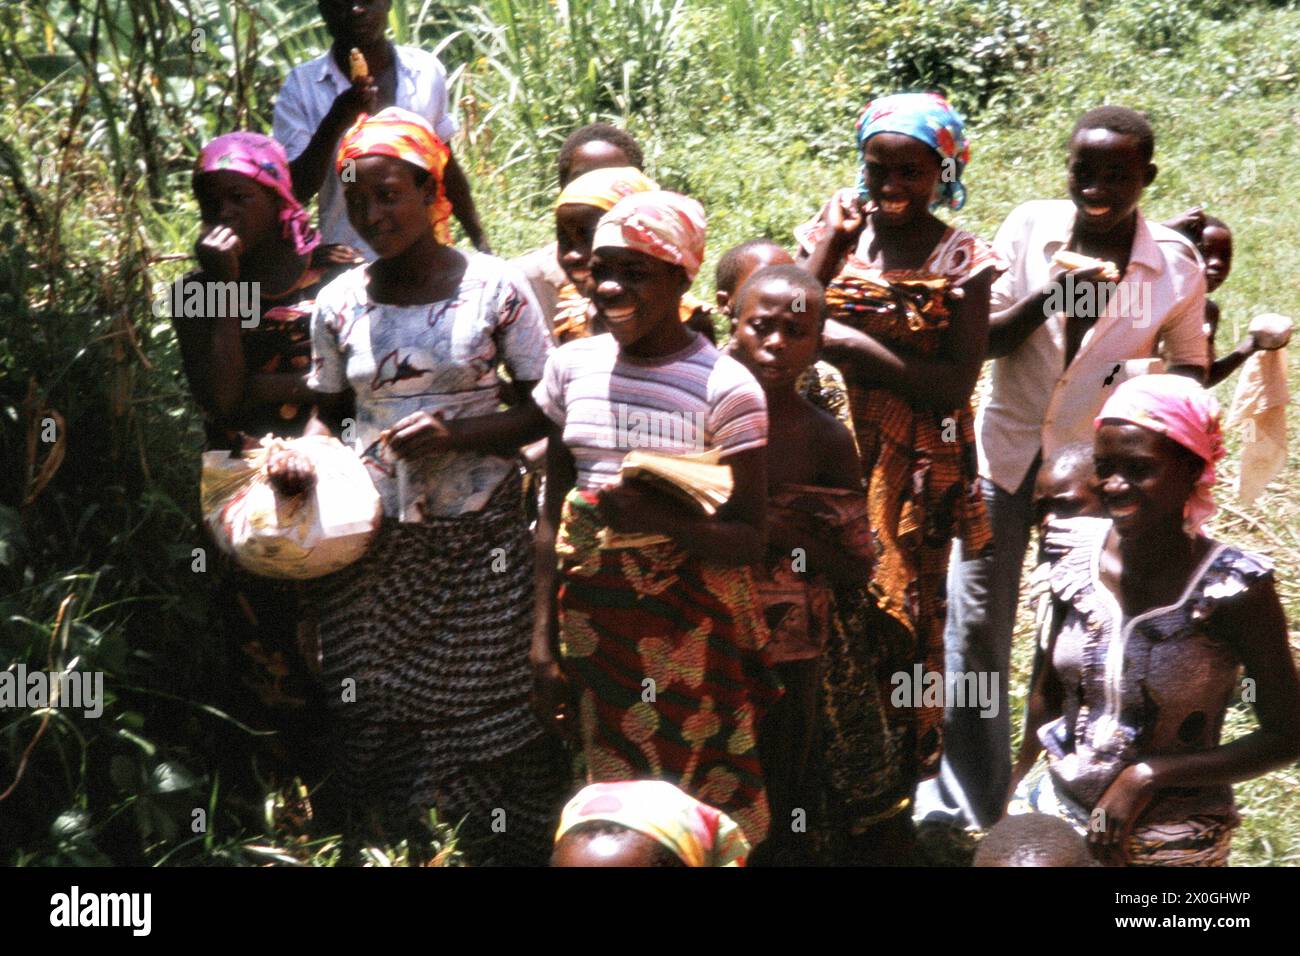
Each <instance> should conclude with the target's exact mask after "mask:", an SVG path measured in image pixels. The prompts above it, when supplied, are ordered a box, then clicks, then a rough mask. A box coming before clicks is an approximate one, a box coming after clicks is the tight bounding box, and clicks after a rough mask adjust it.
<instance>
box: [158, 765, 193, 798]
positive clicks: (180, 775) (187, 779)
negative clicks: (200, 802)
mask: <svg viewBox="0 0 1300 956" xmlns="http://www.w3.org/2000/svg"><path fill="white" fill-rule="evenodd" d="M198 785H199V782H198V780H197V779H195V777H194V776H193V775H192V774H191V773H190V772H189V771H188V770H186V769H185V768H184V767H182V766H181V765H180V764H178V763H176V762H175V761H171V760H164V761H162V762H161V763H159V764H158V765H157V766H156V767H154V768H153V771H152V772H151V773H150V774H149V792H150V793H183V792H185V791H186V790H193V789H194V788H196V787H197V786H198Z"/></svg>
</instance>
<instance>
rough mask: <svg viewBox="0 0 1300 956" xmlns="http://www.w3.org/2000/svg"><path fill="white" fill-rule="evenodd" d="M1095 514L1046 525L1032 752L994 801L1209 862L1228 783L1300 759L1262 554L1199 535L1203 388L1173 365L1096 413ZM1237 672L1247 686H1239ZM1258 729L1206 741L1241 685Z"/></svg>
mask: <svg viewBox="0 0 1300 956" xmlns="http://www.w3.org/2000/svg"><path fill="white" fill-rule="evenodd" d="M1094 425H1095V428H1096V441H1095V445H1094V455H1095V461H1096V471H1097V478H1096V482H1097V485H1096V487H1097V489H1098V494H1099V496H1100V498H1101V503H1102V506H1103V508H1104V509H1105V512H1106V514H1107V516H1108V517H1106V518H1073V519H1068V520H1063V521H1059V522H1056V523H1054V524H1053V525H1052V526H1051V527H1050V529H1049V532H1048V543H1049V548H1048V551H1049V554H1051V555H1052V556H1053V568H1052V577H1051V588H1052V595H1053V600H1054V603H1055V608H1054V611H1053V621H1054V625H1053V630H1052V633H1051V634H1050V635H1049V637H1050V641H1049V646H1048V650H1047V655H1046V662H1047V666H1045V667H1044V668H1043V669H1042V671H1041V673H1040V675H1039V677H1040V682H1039V686H1038V687H1036V688H1035V693H1037V694H1039V695H1040V696H1041V698H1042V699H1043V701H1044V702H1045V706H1044V708H1043V713H1042V719H1043V720H1044V721H1045V722H1044V723H1043V724H1042V725H1041V726H1039V727H1036V728H1031V729H1032V730H1035V731H1036V732H1037V739H1038V740H1039V741H1040V742H1041V744H1042V746H1043V748H1044V750H1045V751H1046V755H1045V760H1043V761H1040V762H1039V764H1038V765H1036V766H1035V767H1034V769H1032V770H1031V771H1030V772H1029V774H1028V775H1027V776H1026V777H1025V779H1024V780H1023V781H1021V783H1020V786H1019V788H1018V789H1017V791H1016V794H1015V796H1014V797H1013V798H1012V800H1011V803H1010V805H1009V807H1008V812H1009V813H1021V812H1030V811H1036V812H1041V813H1049V814H1055V815H1057V816H1060V817H1062V818H1063V819H1065V820H1067V821H1068V822H1069V823H1071V824H1072V825H1073V826H1074V827H1075V829H1076V831H1078V832H1079V833H1081V834H1084V835H1086V836H1087V838H1088V840H1089V842H1090V844H1091V846H1092V848H1093V852H1094V853H1095V854H1096V855H1097V857H1098V858H1099V859H1101V860H1102V861H1103V862H1105V863H1108V864H1111V865H1130V866H1223V865H1226V863H1227V859H1228V851H1229V847H1230V843H1231V838H1232V831H1233V830H1234V828H1235V827H1236V826H1237V825H1238V822H1239V819H1238V816H1237V812H1236V808H1235V806H1234V804H1233V797H1232V786H1231V785H1232V784H1233V783H1237V782H1240V781H1243V780H1249V779H1251V778H1252V777H1257V776H1259V775H1261V774H1264V773H1267V772H1268V771H1270V770H1272V769H1275V768H1277V767H1280V766H1283V765H1285V764H1287V763H1289V762H1291V761H1293V760H1295V759H1296V757H1297V756H1298V755H1300V682H1298V681H1297V678H1296V671H1295V665H1294V662H1293V661H1292V658H1291V652H1290V648H1289V646H1288V644H1287V628H1286V617H1285V615H1284V612H1283V610H1282V605H1281V603H1280V601H1279V600H1278V596H1277V591H1276V588H1275V585H1274V575H1273V568H1272V565H1271V564H1270V563H1269V562H1268V561H1267V560H1266V559H1265V558H1263V557H1260V556H1259V555H1255V554H1251V553H1249V552H1244V551H1239V550H1237V549H1236V548H1233V547H1231V546H1230V545H1226V544H1222V543H1220V542H1218V541H1215V540H1213V539H1211V538H1209V537H1207V536H1206V535H1204V534H1203V533H1202V530H1201V528H1202V524H1203V523H1204V522H1205V520H1206V519H1207V518H1208V517H1209V516H1210V515H1211V514H1213V512H1214V510H1215V504H1214V497H1213V494H1212V489H1213V486H1214V481H1215V463H1216V462H1217V461H1218V460H1219V459H1220V458H1221V457H1222V456H1223V446H1222V438H1221V432H1220V426H1219V407H1218V403H1217V402H1216V401H1215V400H1214V397H1213V396H1212V395H1210V394H1209V393H1208V392H1206V391H1205V390H1204V389H1202V388H1201V387H1200V386H1199V385H1197V384H1196V383H1195V382H1193V381H1191V379H1189V378H1187V377H1185V376H1181V375H1145V376H1140V377H1138V378H1134V379H1130V380H1128V381H1125V382H1124V383H1122V384H1121V385H1120V386H1119V387H1118V388H1117V389H1116V390H1115V393H1114V394H1113V395H1112V396H1111V397H1110V398H1109V399H1108V400H1107V402H1106V404H1105V405H1104V406H1103V407H1102V409H1101V413H1100V414H1099V415H1098V416H1097V418H1096V420H1095V423H1094ZM1243 665H1244V667H1245V677H1246V680H1245V683H1244V684H1240V685H1239V683H1238V672H1239V669H1240V668H1241V667H1242V666H1243ZM1239 686H1241V687H1243V694H1242V696H1243V698H1244V699H1247V700H1249V701H1251V702H1253V703H1254V707H1255V713H1256V716H1257V717H1258V719H1259V724H1260V726H1259V728H1258V729H1257V730H1255V731H1254V732H1252V733H1250V734H1248V735H1246V736H1245V737H1241V738H1238V739H1237V740H1234V741H1232V742H1231V743H1228V744H1221V743H1220V742H1219V740H1220V734H1221V732H1222V728H1223V720H1224V716H1225V714H1226V711H1227V708H1228V704H1229V703H1230V702H1231V700H1232V698H1233V696H1234V695H1235V693H1236V691H1237V689H1238V687H1239Z"/></svg>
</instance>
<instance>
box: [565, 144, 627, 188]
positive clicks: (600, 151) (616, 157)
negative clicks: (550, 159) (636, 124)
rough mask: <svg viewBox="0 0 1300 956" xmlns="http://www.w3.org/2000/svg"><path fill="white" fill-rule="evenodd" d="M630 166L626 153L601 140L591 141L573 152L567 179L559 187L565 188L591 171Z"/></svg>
mask: <svg viewBox="0 0 1300 956" xmlns="http://www.w3.org/2000/svg"><path fill="white" fill-rule="evenodd" d="M631 165H632V161H631V160H630V159H628V158H627V153H625V152H623V150H622V149H620V148H619V147H617V146H615V145H614V144H613V143H607V142H605V141H604V140H603V139H593V140H590V141H588V142H586V143H583V144H582V145H581V146H579V147H578V148H577V149H576V150H574V152H573V159H572V160H571V161H570V162H569V178H568V179H566V180H565V181H564V182H562V183H560V187H561V188H563V187H565V186H567V185H568V184H569V183H571V182H573V181H574V180H575V179H577V178H578V177H579V176H581V175H583V174H584V173H589V172H591V171H592V170H593V169H608V168H610V167H611V166H631Z"/></svg>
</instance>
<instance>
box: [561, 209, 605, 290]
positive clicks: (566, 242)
mask: <svg viewBox="0 0 1300 956" xmlns="http://www.w3.org/2000/svg"><path fill="white" fill-rule="evenodd" d="M602 215H604V211H603V210H602V209H601V208H600V207H599V206H588V205H585V204H580V203H569V204H567V205H564V206H561V207H559V208H558V209H556V210H555V243H556V247H557V248H556V258H557V260H558V261H559V263H560V268H561V269H563V270H564V274H565V275H566V276H568V277H569V281H570V282H572V283H573V284H574V286H576V287H577V289H578V291H579V292H581V293H582V294H583V295H585V296H587V297H588V298H590V297H591V289H590V285H591V240H592V239H593V238H594V237H595V235H596V224H597V223H598V222H600V217H601V216H602Z"/></svg>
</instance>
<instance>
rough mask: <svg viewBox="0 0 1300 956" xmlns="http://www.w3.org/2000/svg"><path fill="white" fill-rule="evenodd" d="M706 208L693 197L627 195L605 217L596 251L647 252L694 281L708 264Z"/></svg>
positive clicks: (657, 191)
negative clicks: (680, 269)
mask: <svg viewBox="0 0 1300 956" xmlns="http://www.w3.org/2000/svg"><path fill="white" fill-rule="evenodd" d="M707 225H708V223H707V221H706V220H705V218H704V207H703V206H701V205H700V204H699V203H698V202H696V201H695V200H694V199H691V198H690V197H689V196H682V195H680V194H678V193H670V192H668V191H666V190H662V189H655V190H651V191H649V192H639V193H632V194H631V195H629V196H624V197H623V198H622V199H620V200H619V201H618V203H617V204H615V206H614V208H613V209H611V210H610V211H609V212H607V213H605V215H603V216H601V218H600V222H599V223H598V224H597V225H596V236H595V238H594V239H593V240H592V242H591V248H592V249H599V248H600V247H601V246H613V247H616V248H620V249H631V250H632V251H633V252H643V253H645V254H646V255H648V256H653V257H654V258H656V259H661V260H663V261H664V262H671V263H672V264H673V265H675V266H681V267H682V268H683V269H685V270H686V276H687V278H689V279H692V280H694V278H695V274H696V273H697V272H699V271H700V263H701V262H703V261H704V232H705V229H706V227H707Z"/></svg>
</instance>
